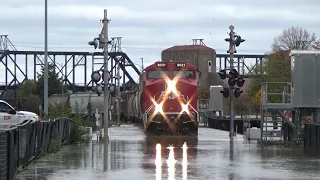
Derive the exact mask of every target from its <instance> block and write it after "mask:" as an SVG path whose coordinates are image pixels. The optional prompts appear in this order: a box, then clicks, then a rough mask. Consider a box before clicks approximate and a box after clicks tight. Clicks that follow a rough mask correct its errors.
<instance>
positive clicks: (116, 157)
mask: <svg viewBox="0 0 320 180" xmlns="http://www.w3.org/2000/svg"><path fill="white" fill-rule="evenodd" d="M115 133H118V134H119V137H116V136H115V135H113V136H112V138H111V142H110V143H109V146H105V145H104V144H100V143H92V144H91V145H90V146H85V145H77V146H65V147H63V148H62V149H61V150H60V151H59V152H58V153H56V154H48V155H46V156H44V157H42V158H40V159H39V160H37V161H36V162H37V163H35V164H34V163H32V164H30V165H29V166H28V167H27V169H26V170H25V171H23V172H22V173H19V175H18V177H17V179H21V180H28V179H30V180H32V179H35V178H38V179H47V180H58V179H59V180H63V179H66V180H73V179H75V180H82V179H83V180H86V179H101V180H104V179H110V180H127V179H132V180H133V179H137V180H140V179H141V180H143V179H151V180H152V179H156V180H160V179H179V180H180V179H182V180H186V179H188V180H208V179H210V180H211V179H213V180H215V179H217V180H224V179H239V180H241V179H245V180H251V179H254V180H256V179H259V180H273V179H290V180H294V179H298V180H303V179H317V178H318V177H320V176H319V175H320V173H319V170H318V169H319V168H318V167H319V166H320V158H319V157H311V156H310V154H309V153H307V152H304V151H302V150H301V149H300V150H299V148H298V149H297V148H283V147H278V148H277V147H264V148H261V147H260V146H259V145H257V144H256V143H255V142H245V141H243V140H241V139H240V138H241V137H238V138H237V139H238V140H237V139H235V141H234V142H233V143H230V141H229V139H228V138H229V134H228V133H227V132H221V131H216V130H213V129H205V128H204V129H200V132H199V137H198V138H195V139H191V138H190V137H188V138H181V137H167V138H166V137H145V136H143V134H142V133H141V134H140V135H139V134H137V130H136V129H134V127H125V126H121V127H119V128H117V131H115V130H114V132H113V134H115ZM123 134H125V135H123ZM130 138H131V139H130ZM170 146H172V147H170ZM106 147H108V148H106ZM167 147H170V148H167ZM107 149H109V150H108V151H109V152H108V151H107ZM306 153H307V154H306ZM318 179H319V178H318Z"/></svg>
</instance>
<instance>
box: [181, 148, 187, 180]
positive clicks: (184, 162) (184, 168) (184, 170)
mask: <svg viewBox="0 0 320 180" xmlns="http://www.w3.org/2000/svg"><path fill="white" fill-rule="evenodd" d="M187 149H188V147H187V144H186V143H184V144H183V146H182V150H183V152H182V180H187V177H188V173H187V172H188V153H187Z"/></svg>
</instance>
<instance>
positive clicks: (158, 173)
mask: <svg viewBox="0 0 320 180" xmlns="http://www.w3.org/2000/svg"><path fill="white" fill-rule="evenodd" d="M156 153H157V154H156V160H155V164H156V180H161V174H162V158H161V144H157V145H156Z"/></svg>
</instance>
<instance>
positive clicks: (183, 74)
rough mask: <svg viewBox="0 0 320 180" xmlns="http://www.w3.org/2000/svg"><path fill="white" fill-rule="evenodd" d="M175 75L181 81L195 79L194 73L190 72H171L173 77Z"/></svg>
mask: <svg viewBox="0 0 320 180" xmlns="http://www.w3.org/2000/svg"><path fill="white" fill-rule="evenodd" d="M177 75H179V76H180V78H181V79H195V77H196V74H195V72H194V71H192V70H187V71H173V77H176V76H177Z"/></svg>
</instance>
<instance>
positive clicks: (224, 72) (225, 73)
mask: <svg viewBox="0 0 320 180" xmlns="http://www.w3.org/2000/svg"><path fill="white" fill-rule="evenodd" d="M218 74H219V76H220V78H221V79H225V78H227V71H226V70H225V69H223V70H221V71H220V72H218Z"/></svg>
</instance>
